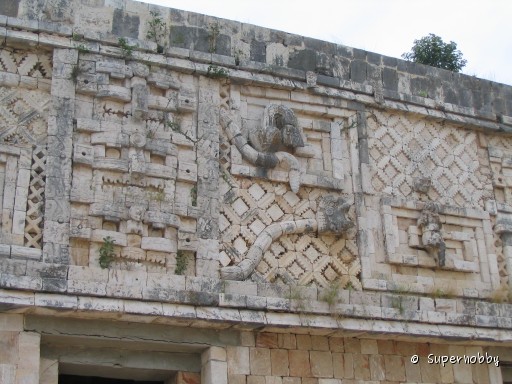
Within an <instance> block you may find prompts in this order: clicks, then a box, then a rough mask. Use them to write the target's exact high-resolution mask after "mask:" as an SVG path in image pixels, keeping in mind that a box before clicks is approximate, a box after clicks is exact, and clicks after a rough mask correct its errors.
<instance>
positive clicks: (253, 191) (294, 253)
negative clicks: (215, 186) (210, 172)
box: [219, 176, 361, 289]
mask: <svg viewBox="0 0 512 384" xmlns="http://www.w3.org/2000/svg"><path fill="white" fill-rule="evenodd" d="M323 194H325V192H324V191H322V190H320V189H313V188H308V187H301V188H300V190H299V191H298V193H297V194H295V193H293V192H292V191H291V190H290V187H289V186H288V185H287V184H285V183H272V182H268V181H263V180H250V179H244V180H241V179H238V178H233V177H231V176H228V177H225V178H224V180H223V181H222V182H221V195H224V202H223V204H222V207H221V212H220V213H221V214H220V218H219V227H220V230H221V260H226V262H225V265H228V264H230V263H231V264H237V263H238V262H240V260H242V259H243V258H244V254H245V253H246V252H247V251H248V250H249V248H250V247H251V245H252V244H253V243H254V242H255V241H256V238H257V237H258V235H259V234H260V233H261V232H262V231H263V230H264V229H265V228H266V227H268V226H269V225H271V224H272V223H275V222H283V221H288V220H300V219H315V218H316V211H317V207H318V200H319V198H320V197H321V196H322V195H323ZM353 215H354V212H352V210H351V211H349V216H353ZM360 271H361V265H360V261H359V258H358V250H357V245H356V239H355V231H352V232H349V233H346V234H344V235H340V236H335V235H320V236H318V235H315V234H312V233H302V234H293V235H286V236H282V237H280V238H279V239H277V240H275V241H274V242H273V243H272V244H271V246H270V248H269V249H268V250H267V251H266V252H265V253H264V255H263V259H262V260H261V261H260V263H259V264H258V266H257V267H256V272H255V273H254V275H253V278H254V279H258V280H262V279H263V280H265V281H268V282H283V283H287V284H299V285H308V284H314V285H317V286H320V287H327V286H329V285H330V284H331V283H332V282H337V283H338V284H339V285H340V286H341V287H347V286H352V287H353V288H356V289H360V288H361V283H360V279H359V274H360Z"/></svg>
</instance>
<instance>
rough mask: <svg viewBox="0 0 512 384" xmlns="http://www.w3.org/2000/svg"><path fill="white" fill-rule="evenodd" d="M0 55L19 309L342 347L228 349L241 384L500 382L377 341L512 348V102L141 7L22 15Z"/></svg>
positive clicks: (388, 62) (385, 65) (7, 282)
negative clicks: (416, 364) (439, 366)
mask: <svg viewBox="0 0 512 384" xmlns="http://www.w3.org/2000/svg"><path fill="white" fill-rule="evenodd" d="M0 38H1V39H2V46H1V48H0V193H1V196H0V208H1V213H2V219H1V227H0V288H1V289H0V298H1V303H3V304H2V306H0V308H2V310H4V308H5V311H17V312H19V313H23V314H25V315H27V313H36V314H38V315H41V314H43V315H44V314H46V313H47V311H50V312H49V313H51V315H52V316H53V315H54V314H55V313H57V312H59V311H64V312H65V313H66V314H67V315H70V316H72V317H87V316H92V317H94V316H100V317H101V316H103V315H106V316H107V317H109V316H110V315H112V314H115V316H117V315H119V316H123V318H124V320H125V321H128V322H129V321H131V320H133V318H134V317H136V316H140V317H137V321H139V320H141V318H145V320H142V321H143V322H145V321H146V322H151V321H153V320H154V318H155V317H157V318H159V319H163V320H162V321H167V322H172V323H173V325H187V326H193V327H196V328H205V327H210V326H212V325H211V324H215V325H214V327H218V328H219V329H231V328H236V329H238V328H237V327H241V328H243V329H244V330H247V331H248V332H255V330H258V331H264V333H265V334H268V335H270V336H268V335H267V336H268V338H269V340H274V339H275V338H276V337H277V340H279V338H280V337H281V336H279V335H277V333H279V332H280V331H282V330H283V328H285V329H287V330H288V331H289V332H291V333H293V334H297V337H296V340H299V339H303V338H307V337H305V336H304V337H302V336H301V337H299V334H302V333H314V334H315V335H316V336H322V337H324V338H323V339H322V340H323V341H322V342H319V343H321V345H323V346H322V347H321V348H320V349H317V348H316V347H314V346H311V347H309V346H308V347H304V348H303V347H299V346H298V344H297V345H295V344H293V345H290V346H288V347H284V346H280V344H279V341H278V345H277V348H274V344H272V343H273V342H272V343H271V344H272V345H270V344H269V345H267V344H265V343H267V342H262V341H261V340H260V341H258V340H259V339H258V337H260V336H256V341H254V343H253V344H243V345H235V344H236V343H235V344H233V345H231V344H230V347H227V345H225V344H222V343H219V344H215V346H216V347H219V348H227V349H226V351H225V352H227V356H228V357H227V360H226V357H224V358H222V359H220V358H219V359H217V357H215V358H211V359H210V358H208V359H206V360H205V361H203V362H202V363H201V366H202V372H210V371H212V372H213V371H214V370H215V369H217V368H215V367H217V366H219V365H220V366H223V367H225V369H227V372H228V373H226V375H227V376H226V380H228V381H229V382H234V383H235V382H236V383H238V382H247V383H249V382H250V381H251V380H252V382H254V383H259V382H261V381H262V380H266V381H265V382H272V381H275V382H286V381H288V382H290V383H292V382H293V383H295V382H298V381H297V379H291V377H300V378H301V379H300V380H302V381H301V382H303V383H309V382H315V383H316V382H317V381H318V382H320V381H319V380H323V381H324V382H325V383H330V382H333V383H334V382H338V381H337V380H344V381H343V382H346V380H373V381H376V382H378V381H385V380H387V381H391V382H394V381H395V382H399V381H404V380H408V381H412V382H422V381H423V382H428V381H429V380H430V381H438V380H445V381H446V382H450V381H451V380H455V379H453V378H455V376H457V375H463V376H460V377H464V378H463V379H456V380H459V381H460V382H464V381H465V380H467V381H471V380H473V379H474V380H477V379H475V377H477V376H478V375H483V376H485V375H488V374H491V373H489V372H487V371H486V372H484V373H482V372H480V371H478V372H476V371H475V370H469V371H468V369H465V370H464V372H463V373H461V372H462V371H461V372H459V373H455V371H453V372H452V373H447V372H441V371H439V372H437V371H435V370H434V371H435V372H434V371H429V370H428V369H427V368H424V370H425V372H424V373H423V371H422V369H423V368H421V367H420V368H418V369H419V371H414V369H413V368H410V369H412V370H413V371H414V372H416V373H414V372H413V371H410V372H409V373H407V372H408V371H407V369H408V368H407V364H406V360H407V358H406V354H405V352H403V351H402V352H399V348H398V347H397V345H395V344H393V345H392V346H383V347H382V351H381V348H380V344H382V343H380V344H379V343H378V342H377V341H375V340H373V339H372V337H373V336H375V334H378V333H381V332H386V333H387V334H388V335H394V336H396V335H399V336H400V337H403V339H401V341H404V342H405V343H412V344H411V345H413V346H411V348H413V349H414V348H416V349H418V350H421V351H423V352H425V351H427V350H430V349H429V348H431V347H430V346H428V348H427V346H425V344H422V343H423V342H424V341H425V340H428V341H432V340H434V341H440V340H441V339H447V340H449V341H450V342H453V343H455V342H460V343H461V344H462V345H463V346H462V347H460V348H463V349H464V351H463V350H462V349H461V350H454V352H453V353H455V351H458V352H457V353H459V352H460V353H463V352H467V353H470V349H469V348H470V347H468V344H469V343H470V341H475V343H476V345H478V348H480V347H482V348H484V347H486V346H488V345H490V344H492V343H494V342H496V343H510V341H511V340H512V336H511V335H512V334H511V333H510V330H511V329H512V322H511V314H512V305H510V304H508V303H507V302H508V301H509V291H510V271H511V270H512V261H511V260H512V248H511V246H512V237H511V234H512V225H511V217H510V215H511V213H512V205H511V204H512V203H511V198H510V195H511V191H510V185H512V184H511V183H512V182H511V181H510V180H509V179H510V176H511V171H510V167H511V166H510V164H511V158H512V142H511V139H510V133H511V129H512V88H511V87H510V86H506V85H503V84H496V83H493V82H489V81H485V80H480V79H476V78H473V77H468V76H464V75H461V74H455V73H451V72H448V71H444V70H441V69H436V68H430V67H426V66H422V65H416V64H413V63H408V62H404V61H402V60H398V59H394V58H389V57H384V56H381V55H377V54H374V53H371V52H365V51H361V50H357V49H352V48H348V47H344V46H338V45H334V44H331V43H326V42H320V41H316V40H313V39H309V38H306V37H301V36H296V35H291V34H286V33H283V32H278V31H272V30H267V29H263V28H259V27H256V26H252V25H245V24H240V23H237V22H232V21H227V20H221V19H216V18H212V17H207V16H204V15H197V14H193V13H189V12H184V11H178V10H172V9H167V8H161V7H157V6H150V5H147V4H143V3H138V2H132V1H128V0H127V1H120V0H119V1H117V0H115V1H114V0H94V1H92V0H90V1H72V0H69V1H64V0H62V1H45V2H42V1H28V0H15V1H12V2H8V3H7V2H4V3H2V4H0ZM54 311H55V312H54ZM112 316H114V315H112ZM145 316H147V317H145ZM109 319H111V318H110V317H109ZM9 329H10V328H8V329H7V330H6V332H15V331H11V330H9ZM25 330H26V331H27V332H29V333H30V332H32V331H33V330H32V331H31V330H30V329H27V328H23V329H22V330H19V331H16V332H18V333H19V334H16V335H14V334H13V335H11V336H12V337H11V336H9V337H10V338H11V339H12V340H13V341H12V342H13V343H18V342H19V340H20V338H24V337H29V336H30V335H29V336H21V335H22V334H23V335H24V332H25ZM20 332H21V333H20ZM347 332H348V333H350V332H354V334H351V336H354V337H360V336H362V335H364V336H365V337H366V338H368V343H369V344H368V343H366V341H365V343H364V344H365V347H364V348H363V340H362V339H361V340H359V339H357V341H356V342H354V343H355V344H354V345H355V346H352V344H350V343H352V342H350V341H347V343H349V345H351V347H350V351H348V350H345V349H343V348H344V347H339V348H341V349H340V350H337V349H336V348H338V347H332V346H331V345H330V344H329V340H330V339H329V337H333V338H334V337H338V338H340V337H341V338H345V337H347ZM36 334H38V333H37V332H36ZM36 336H37V335H36ZM267 336H264V338H265V337H267ZM261 337H263V336H261ZM421 337H424V338H423V339H418V338H421ZM9 340H10V339H9ZM17 340H18V341H17ZM326 340H327V341H326ZM461 340H462V341H461ZM370 341H371V342H370ZM258 343H259V344H258ZM261 343H263V344H265V345H263V344H261ZM296 343H298V341H296ZM343 343H344V341H343V342H341V344H343ZM358 343H359V344H358ZM43 344H44V343H43ZM260 344H261V345H260ZM341 344H340V345H341ZM367 344H368V345H367ZM370 344H371V346H369V345H370ZM343 345H344V344H343ZM347 345H348V344H347ZM507 345H508V344H507ZM326 346H329V347H328V348H327V347H326ZM231 347H233V348H242V349H240V350H238V349H234V350H232V349H230V348H231ZM352 347H353V348H352ZM205 348H206V347H205ZM325 348H327V349H325ZM333 348H334V349H333ZM339 348H338V349H339ZM407 348H409V347H407ZM425 348H427V349H425ZM457 348H459V347H457ZM274 349H276V350H279V352H276V351H274V352H272V351H273V350H274ZM434 349H435V348H434ZM434 349H432V350H434ZM384 350H389V351H392V353H391V352H390V355H392V356H393V357H392V358H391V357H390V358H388V360H386V358H385V356H386V355H387V352H384ZM251 351H252V352H251ZM292 351H293V352H292ZM352 351H354V352H352ZM450 351H451V350H448V352H450ZM471 351H473V350H471ZM482 351H483V349H482ZM203 352H204V351H203ZM203 352H201V354H202V353H203ZM423 352H421V353H423ZM212 353H213V352H212ZM220 353H221V354H222V352H220ZM340 353H345V354H347V353H348V354H353V356H351V357H347V359H352V360H354V361H356V360H357V361H359V363H357V364H359V365H360V366H361V367H360V369H359V368H358V369H356V370H355V371H354V372H356V371H357V375H363V376H364V377H363V376H361V377H359V376H357V377H356V376H355V375H356V374H355V373H354V375H353V376H351V374H350V373H346V372H350V369H349V368H347V371H346V372H345V371H343V372H341V371H339V369H341V368H340V366H341V365H340V364H341V363H340V361H341V360H339V359H341V356H338V355H336V354H340ZM450 353H451V352H450ZM247 354H248V355H247ZM43 355H44V353H43ZM235 355H236V356H238V355H240V356H246V355H247V356H248V358H247V359H248V360H247V359H246V360H244V361H243V362H240V364H241V366H243V367H242V368H240V367H237V365H236V364H235V363H234V362H233V361H236V359H235V357H233V356H235ZM16 356H18V355H14V354H13V355H12V356H8V357H6V358H5V361H6V363H5V368H2V369H4V371H2V372H6V373H5V375H11V376H12V374H17V373H16V372H18V371H12V368H9V367H10V365H13V364H14V365H15V364H17V363H16V359H17V357H16ZM198 356H199V355H198ZM205 356H206V355H205ZM229 356H232V357H231V358H230V357H229ZM292 356H294V357H293V358H292ZM365 356H366V357H365ZM196 357H197V356H196ZM210 357H211V356H210ZM240 358H241V357H240ZM253 358H254V362H253ZM344 358H345V357H343V359H344ZM198 359H199V358H198ZM244 359H245V357H244ZM273 359H278V360H276V362H277V361H281V360H282V362H283V364H281V363H274V365H275V366H276V371H275V372H274V371H273V368H272V361H273ZM279 359H281V360H279ZM286 359H288V360H286ZM297 359H299V360H297ZM300 359H302V360H300ZM304 359H306V360H308V361H309V363H308V364H309V365H308V364H306V360H304ZM334 359H338V360H339V361H338V360H337V361H338V363H340V364H338V363H334ZM210 360H211V361H210ZM292 360H293V364H295V365H293V364H292ZM2 361H3V360H0V362H1V364H4V363H3V362H2ZM50 361H52V360H51V359H50V358H49V359H48V362H47V363H48V364H49V365H51V362H50ZM53 361H55V360H53ZM197 361H199V360H197ZM285 361H288V363H287V364H288V371H281V369H283V370H285V368H284V367H285V366H286V364H285V363H284V362H285ZM299 361H300V362H299ZM324 361H327V362H328V361H332V362H333V363H332V367H331V365H329V363H324ZM386 361H388V362H387V363H386ZM267 363H268V364H267ZM303 363H304V364H303ZM233 364H234V365H233ZM269 364H270V365H269ZM325 364H327V365H325ZM198 365H199V363H198ZM253 365H254V367H255V368H254V372H253V368H252V367H253ZM292 365H293V366H294V367H300V369H305V370H306V371H304V372H302V373H301V374H300V375H298V374H297V375H295V374H292V371H293V372H295V373H297V372H296V371H294V369H295V368H294V369H292ZM205 366H207V368H204V367H205ZM395 366H396V367H395ZM226 367H227V368H226ZM247 367H248V368H247ZM307 367H309V368H307ZM372 367H373V368H372ZM390 367H391V368H390ZM395 368H396V369H395ZM297 369H299V368H297ZM453 369H455V368H453ZM482 369H483V368H482ZM199 370H201V369H199V368H197V369H196V371H194V372H195V373H197V372H199ZM336 370H338V371H336ZM192 371H193V370H192ZM331 371H332V372H331ZM12 372H14V373H12ZM361 372H365V373H364V374H363V373H361ZM399 372H400V373H399ZM411 372H412V373H411ZM418 372H419V373H418ZM468 372H471V374H469V373H468ZM204 374H205V375H207V374H209V373H204ZM236 375H240V376H236ZM318 375H320V376H318ZM415 375H416V376H415ZM418 375H419V376H418ZM428 375H434V376H428ZM450 375H452V376H450ZM464 375H466V376H464ZM11 376H9V377H11ZM242 376H243V377H242ZM6 377H7V376H6ZM452 377H453V378H452ZM457 377H459V376H457ZM478 377H479V376H478ZM315 380H317V381H315ZM329 380H330V381H329ZM478 380H480V379H478ZM11 381H12V380H11ZM491 381H492V380H491Z"/></svg>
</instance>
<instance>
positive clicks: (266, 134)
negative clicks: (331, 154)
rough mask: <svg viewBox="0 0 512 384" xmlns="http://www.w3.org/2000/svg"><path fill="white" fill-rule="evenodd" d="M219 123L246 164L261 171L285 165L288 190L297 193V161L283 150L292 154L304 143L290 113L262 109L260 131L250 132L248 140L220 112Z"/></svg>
mask: <svg viewBox="0 0 512 384" xmlns="http://www.w3.org/2000/svg"><path fill="white" fill-rule="evenodd" d="M220 122H221V125H222V127H223V128H224V129H225V130H226V133H227V135H228V138H229V140H230V142H231V143H232V144H234V145H235V146H236V147H237V149H238V150H239V151H240V153H241V154H242V157H243V158H244V159H246V160H247V161H248V162H249V163H251V164H253V165H256V166H259V167H263V168H274V167H275V166H277V165H278V164H285V165H286V166H287V168H288V169H289V172H288V176H289V182H290V187H291V189H292V191H293V192H297V191H298V190H299V187H300V182H301V180H300V179H301V170H300V164H299V161H298V160H297V158H296V157H295V156H294V155H292V154H291V153H288V152H285V151H284V149H288V150H295V149H298V148H302V147H304V146H305V143H304V139H303V137H302V134H301V132H300V129H299V128H298V124H297V118H296V116H295V114H294V113H293V111H292V110H291V109H290V108H288V107H285V106H283V105H275V104H270V105H268V106H267V107H266V108H265V112H264V114H263V122H262V127H260V129H257V130H252V131H251V132H249V139H247V138H246V137H245V136H244V135H243V134H242V132H241V129H240V127H239V126H238V124H236V123H235V122H234V121H233V119H232V118H231V117H230V116H229V113H228V112H227V111H226V110H225V109H221V115H220Z"/></svg>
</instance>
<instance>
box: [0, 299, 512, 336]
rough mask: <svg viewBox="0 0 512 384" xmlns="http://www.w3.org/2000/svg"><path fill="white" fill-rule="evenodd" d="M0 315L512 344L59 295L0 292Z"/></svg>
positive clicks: (457, 330)
mask: <svg viewBox="0 0 512 384" xmlns="http://www.w3.org/2000/svg"><path fill="white" fill-rule="evenodd" d="M0 311H2V312H10V313H12V312H13V311H14V312H15V313H27V314H28V313H30V314H34V315H49V314H51V315H52V316H57V317H73V318H89V319H90V318H94V319H102V318H103V319H111V318H115V319H116V320H118V321H130V322H142V323H149V322H151V323H159V324H169V325H179V326H190V327H203V326H207V327H208V328H212V329H232V330H244V331H248V330H249V331H250V330H258V331H259V332H275V333H299V334H313V335H323V336H343V337H351V336H353V337H377V338H379V337H380V338H383V339H389V337H390V336H391V335H392V336H393V338H394V339H396V340H413V339H414V340H418V339H425V340H427V341H428V342H432V339H436V342H446V343H454V342H457V341H459V340H461V339H465V340H471V342H470V343H471V344H474V345H479V344H481V345H484V344H485V345H490V344H493V343H499V344H500V345H501V346H503V345H504V344H503V343H505V345H507V344H508V345H512V332H504V331H503V330H500V329H492V328H474V327H471V326H454V325H434V324H419V323H413V322H400V323H399V322H389V321H388V320H375V319H351V318H343V317H338V318H336V317H333V316H328V315H300V314H290V313H279V312H272V311H266V312H264V311H250V310H238V309H228V308H211V307H204V306H187V305H180V304H168V303H161V302H151V303H148V302H143V301H137V300H123V299H111V298H91V297H83V296H70V295H59V294H41V293H27V292H20V291H10V290H2V289H0Z"/></svg>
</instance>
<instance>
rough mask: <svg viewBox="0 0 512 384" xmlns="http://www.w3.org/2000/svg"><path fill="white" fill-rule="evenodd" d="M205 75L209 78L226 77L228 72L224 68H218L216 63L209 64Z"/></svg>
mask: <svg viewBox="0 0 512 384" xmlns="http://www.w3.org/2000/svg"><path fill="white" fill-rule="evenodd" d="M206 77H209V78H211V79H226V78H228V77H229V72H228V71H227V70H226V69H224V68H219V67H218V66H216V65H209V66H208V71H207V72H206Z"/></svg>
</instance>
